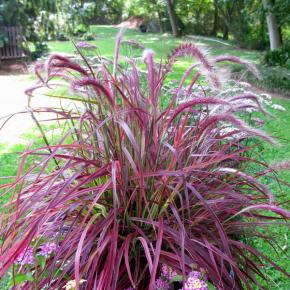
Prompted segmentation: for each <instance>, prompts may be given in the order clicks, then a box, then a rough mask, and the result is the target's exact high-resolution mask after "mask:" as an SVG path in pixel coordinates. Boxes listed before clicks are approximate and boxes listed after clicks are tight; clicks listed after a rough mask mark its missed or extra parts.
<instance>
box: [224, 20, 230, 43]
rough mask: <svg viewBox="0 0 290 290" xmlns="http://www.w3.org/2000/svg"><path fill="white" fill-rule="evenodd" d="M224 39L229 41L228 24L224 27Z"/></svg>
mask: <svg viewBox="0 0 290 290" xmlns="http://www.w3.org/2000/svg"><path fill="white" fill-rule="evenodd" d="M223 39H224V40H228V39H229V28H228V26H227V25H226V24H225V26H224V32H223Z"/></svg>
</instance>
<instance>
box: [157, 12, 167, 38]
mask: <svg viewBox="0 0 290 290" xmlns="http://www.w3.org/2000/svg"><path fill="white" fill-rule="evenodd" d="M157 14H158V20H159V26H160V32H161V33H165V32H166V31H165V26H164V22H163V15H162V13H161V12H160V10H159V9H158V10H157Z"/></svg>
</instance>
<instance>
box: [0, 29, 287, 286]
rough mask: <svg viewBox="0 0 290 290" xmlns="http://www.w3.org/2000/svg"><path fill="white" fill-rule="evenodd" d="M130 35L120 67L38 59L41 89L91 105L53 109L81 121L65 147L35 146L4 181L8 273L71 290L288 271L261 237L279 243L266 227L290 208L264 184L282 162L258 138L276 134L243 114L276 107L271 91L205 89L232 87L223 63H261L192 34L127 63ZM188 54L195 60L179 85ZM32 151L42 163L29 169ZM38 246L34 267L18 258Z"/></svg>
mask: <svg viewBox="0 0 290 290" xmlns="http://www.w3.org/2000/svg"><path fill="white" fill-rule="evenodd" d="M121 36H122V35H121V34H119V35H118V37H117V40H116V46H115V57H114V60H113V61H112V62H111V61H108V59H104V58H102V57H101V56H98V58H97V60H95V62H94V67H92V66H91V65H90V64H89V62H88V60H87V59H86V58H83V59H82V60H81V61H79V62H74V61H72V60H71V59H69V58H67V57H64V56H60V55H53V56H52V57H51V58H50V59H49V60H48V62H47V63H45V64H43V65H38V66H37V67H36V73H37V75H38V77H39V79H40V85H38V86H37V87H36V88H34V89H30V90H28V91H27V93H28V94H29V95H32V94H33V93H34V91H35V90H37V89H38V88H39V87H48V88H52V90H53V91H55V86H54V84H56V85H57V86H61V87H65V88H70V90H71V96H73V98H74V100H75V101H76V102H77V103H78V104H79V105H77V106H76V108H75V109H73V110H72V109H70V110H66V109H64V108H44V109H42V111H49V112H52V113H55V115H56V117H55V119H56V120H58V121H59V122H65V124H66V126H69V129H68V130H67V132H66V133H65V134H64V135H63V136H62V138H61V139H60V141H59V142H58V143H57V144H55V145H46V146H42V147H40V148H36V149H32V148H29V147H28V148H27V149H26V150H25V152H24V153H23V155H22V159H21V162H20V165H19V170H18V172H17V174H16V179H15V181H12V182H11V183H9V184H5V185H2V188H3V189H4V190H7V191H8V192H11V202H10V203H8V204H6V205H5V206H4V209H3V211H4V212H3V215H2V224H1V231H0V234H1V239H2V245H1V252H0V261H1V269H0V276H2V277H3V276H4V275H5V273H7V272H8V271H9V270H10V269H11V267H13V274H14V282H15V283H19V284H21V287H22V288H21V289H30V288H31V287H32V286H34V287H36V288H37V289H55V288H59V289H61V288H62V287H64V286H65V285H66V284H67V283H68V281H70V280H75V282H76V289H82V288H83V287H86V289H94V288H95V289H125V288H127V287H130V286H133V287H134V288H136V289H155V281H156V278H157V277H158V275H159V273H160V267H161V264H163V263H165V264H167V265H168V266H170V267H172V268H173V269H175V270H176V271H177V273H178V274H179V275H182V276H183V277H184V278H185V277H186V276H187V275H188V274H189V273H190V272H191V271H192V270H197V271H204V272H205V273H206V275H207V276H208V279H209V281H210V283H211V284H213V285H214V286H215V287H217V288H219V289H233V288H234V289H245V288H246V289H253V284H255V285H259V281H258V280H257V279H256V277H257V276H260V277H262V278H265V277H264V274H263V271H262V266H263V265H271V266H272V267H274V268H275V269H277V270H279V271H281V272H283V273H284V274H285V275H288V274H287V273H286V272H285V271H284V270H283V269H282V268H281V267H279V265H277V264H276V263H275V262H273V261H272V260H271V259H269V258H268V257H267V256H266V255H265V254H264V253H262V252H259V251H258V250H257V249H256V248H255V247H253V246H251V245H250V243H249V240H251V239H252V238H253V237H257V238H258V239H259V240H263V241H265V242H269V243H271V242H272V238H271V236H269V235H267V233H264V232H261V230H260V229H261V228H263V227H265V226H268V225H269V224H271V223H274V222H275V223H276V225H279V224H280V223H283V222H284V220H285V219H288V218H289V216H290V214H289V212H288V211H286V210H285V209H283V208H282V207H281V205H279V204H278V203H277V202H276V201H275V198H274V196H273V194H272V193H271V191H270V190H269V189H268V187H267V186H265V185H264V184H263V183H262V182H261V180H260V179H263V178H264V179H266V178H267V177H266V176H269V174H270V173H271V172H272V169H271V167H269V166H268V165H267V163H265V162H262V161H259V160H256V159H255V158H253V156H252V153H251V152H252V151H254V150H255V148H256V144H257V142H258V141H257V140H258V139H257V138H259V139H264V140H266V141H268V142H271V143H274V142H275V141H274V140H273V139H272V138H271V137H269V136H268V135H267V134H265V133H264V132H262V131H260V130H258V129H255V128H253V127H250V126H249V125H248V124H247V123H246V122H245V121H244V120H245V119H246V118H247V114H245V112H246V109H254V110H256V111H260V112H264V110H263V108H262V107H261V104H260V102H259V99H258V98H257V96H256V95H255V94H252V93H245V94H237V95H234V96H230V97H223V98H221V97H218V96H219V93H216V94H214V93H212V94H211V95H208V94H207V93H206V91H205V90H200V89H199V88H198V86H197V81H198V80H199V79H201V78H202V79H203V81H204V82H207V83H210V84H211V85H212V86H213V87H214V88H215V89H216V90H217V91H218V92H221V91H222V88H221V80H220V78H219V73H218V70H217V68H216V67H215V64H216V63H218V62H222V61H233V62H238V63H244V64H246V65H248V68H249V70H251V71H253V72H254V73H256V71H255V68H254V67H253V66H251V65H249V64H248V63H247V62H245V61H241V60H239V59H238V58H236V57H226V58H225V57H216V58H214V59H213V60H209V59H208V57H207V56H206V55H205V54H204V53H203V52H202V51H201V50H200V49H199V48H198V47H197V46H196V45H194V44H193V43H188V44H181V45H179V46H177V47H176V48H175V49H174V50H173V51H172V53H171V54H170V55H169V56H168V58H167V59H166V60H165V61H163V62H161V63H160V62H157V61H156V59H155V58H154V54H153V52H152V51H150V50H145V51H144V53H143V58H142V60H143V61H144V64H143V65H140V66H138V65H137V64H136V59H130V58H127V59H126V61H127V65H125V66H124V64H123V63H121V62H119V59H120V55H119V48H120V45H121ZM79 53H80V56H81V57H82V53H81V51H79ZM184 57H187V58H188V57H190V58H191V59H194V60H195V61H196V62H195V63H194V64H193V65H191V66H190V67H188V68H187V69H186V71H185V73H184V75H183V76H182V78H181V79H180V80H179V82H178V84H177V85H176V86H175V87H174V89H172V88H169V89H168V86H167V85H166V80H167V79H170V78H171V77H172V74H174V68H175V65H176V62H177V61H178V60H179V59H183V58H184ZM138 61H140V59H139V60H138ZM96 64H97V65H96ZM144 68H145V69H146V72H145V73H144ZM141 69H142V71H141ZM163 96H166V97H167V100H168V101H167V104H166V105H164V104H163V101H162V98H163ZM245 100H251V102H250V103H249V102H246V103H245V102H244V101H245ZM38 111H39V110H38ZM264 113H265V112H264ZM229 124H230V125H231V126H232V127H233V128H234V129H233V130H231V131H226V130H225V129H226V128H227V127H228V126H229ZM29 156H37V157H39V158H40V160H39V162H38V163H36V164H32V165H31V166H30V167H29V168H28V169H26V170H23V168H24V166H25V164H26V159H27V158H28V157H29ZM44 242H50V243H54V244H56V246H57V250H56V251H55V253H54V254H53V255H50V256H48V257H46V259H45V260H43V259H40V258H37V257H38V248H39V245H40V244H42V243H44ZM29 247H32V249H33V255H34V256H35V257H36V259H35V261H36V262H35V263H33V264H32V265H26V264H24V265H21V262H20V265H19V257H20V256H21V255H22V256H23V255H25V252H26V251H27V250H28V249H30V248H29ZM32 274H33V275H32ZM19 277H20V278H19ZM21 277H22V278H23V277H24V278H23V279H21ZM82 279H83V280H84V281H83V280H82ZM19 281H20V282H19ZM80 281H82V283H80Z"/></svg>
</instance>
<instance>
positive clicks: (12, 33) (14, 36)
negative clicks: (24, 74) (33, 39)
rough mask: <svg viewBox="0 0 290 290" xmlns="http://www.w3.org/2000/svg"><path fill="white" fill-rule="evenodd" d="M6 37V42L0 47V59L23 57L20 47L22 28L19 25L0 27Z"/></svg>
mask: <svg viewBox="0 0 290 290" xmlns="http://www.w3.org/2000/svg"><path fill="white" fill-rule="evenodd" d="M0 29H1V31H3V32H4V33H5V34H6V35H7V37H8V44H6V45H5V46H4V47H2V48H0V59H1V60H4V59H17V58H22V57H25V53H24V50H23V48H22V43H23V33H22V28H21V27H19V26H7V27H0Z"/></svg>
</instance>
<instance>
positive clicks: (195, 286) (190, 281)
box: [182, 271, 208, 290]
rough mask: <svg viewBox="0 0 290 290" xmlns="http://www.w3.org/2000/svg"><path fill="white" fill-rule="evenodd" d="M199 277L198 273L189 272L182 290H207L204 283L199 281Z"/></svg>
mask: <svg viewBox="0 0 290 290" xmlns="http://www.w3.org/2000/svg"><path fill="white" fill-rule="evenodd" d="M199 276H200V273H199V272H197V271H194V272H191V273H190V274H189V277H188V278H187V280H186V282H185V284H184V286H183V288H182V290H207V289H208V288H207V285H206V283H205V282H204V281H203V280H201V279H199Z"/></svg>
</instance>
